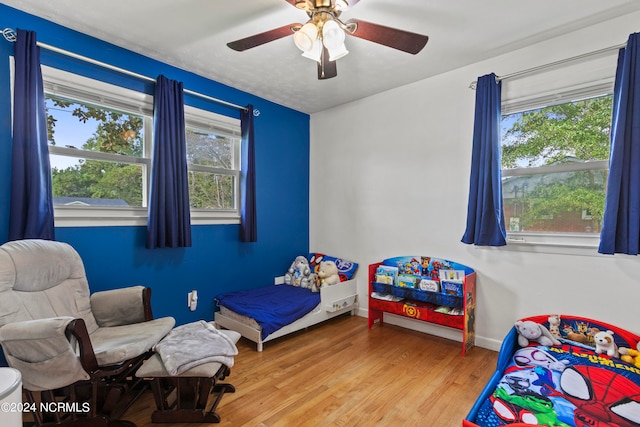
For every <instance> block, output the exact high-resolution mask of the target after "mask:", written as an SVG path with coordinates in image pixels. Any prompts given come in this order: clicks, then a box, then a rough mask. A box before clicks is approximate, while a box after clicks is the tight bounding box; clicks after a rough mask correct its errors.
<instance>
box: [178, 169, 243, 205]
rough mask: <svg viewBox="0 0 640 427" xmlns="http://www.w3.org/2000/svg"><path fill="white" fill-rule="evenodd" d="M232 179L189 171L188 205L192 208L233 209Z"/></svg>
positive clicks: (233, 184) (227, 176)
mask: <svg viewBox="0 0 640 427" xmlns="http://www.w3.org/2000/svg"><path fill="white" fill-rule="evenodd" d="M234 188H235V183H234V177H233V176H230V175H218V174H212V173H206V172H194V171H189V202H190V203H189V204H190V206H191V207H192V208H203V209H233V208H234V207H235V206H234V200H235V199H234Z"/></svg>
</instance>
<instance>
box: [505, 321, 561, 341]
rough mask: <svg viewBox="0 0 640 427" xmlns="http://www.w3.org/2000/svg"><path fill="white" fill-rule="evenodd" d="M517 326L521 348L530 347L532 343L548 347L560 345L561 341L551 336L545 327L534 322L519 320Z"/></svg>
mask: <svg viewBox="0 0 640 427" xmlns="http://www.w3.org/2000/svg"><path fill="white" fill-rule="evenodd" d="M515 326H516V330H517V331H518V344H520V346H521V347H526V346H528V345H529V343H530V342H531V341H535V342H538V343H540V344H541V345H546V346H551V345H560V341H558V340H557V339H556V338H555V337H554V336H553V335H551V332H549V330H548V329H547V328H546V327H545V326H544V325H541V324H539V323H536V322H534V321H532V320H518V321H517V322H516V325H515Z"/></svg>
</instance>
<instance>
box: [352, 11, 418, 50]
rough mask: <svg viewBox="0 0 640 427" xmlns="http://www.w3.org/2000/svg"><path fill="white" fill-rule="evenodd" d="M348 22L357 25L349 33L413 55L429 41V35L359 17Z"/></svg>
mask: <svg viewBox="0 0 640 427" xmlns="http://www.w3.org/2000/svg"><path fill="white" fill-rule="evenodd" d="M346 24H347V27H351V26H355V27H356V28H355V31H353V32H351V31H347V34H350V35H352V36H354V37H358V38H361V39H364V40H369V41H371V42H374V43H378V44H381V45H384V46H388V47H392V48H394V49H398V50H401V51H403V52H407V53H411V54H413V55H415V54H417V53H418V52H420V51H421V50H422V48H423V47H424V46H425V45H426V44H427V41H429V37H428V36H424V35H422V34H417V33H412V32H409V31H404V30H399V29H397V28H391V27H385V26H384V25H379V24H374V23H371V22H367V21H361V20H359V19H349V20H348V21H347V22H346Z"/></svg>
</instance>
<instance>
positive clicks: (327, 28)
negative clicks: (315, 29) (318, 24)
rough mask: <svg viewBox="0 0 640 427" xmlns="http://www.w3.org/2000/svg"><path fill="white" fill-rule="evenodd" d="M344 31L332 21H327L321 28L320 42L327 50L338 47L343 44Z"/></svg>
mask: <svg viewBox="0 0 640 427" xmlns="http://www.w3.org/2000/svg"><path fill="white" fill-rule="evenodd" d="M344 39H345V35H344V30H343V29H342V28H340V25H338V23H337V22H336V21H334V20H329V21H327V22H325V23H324V25H323V26H322V40H323V41H324V45H325V46H326V47H327V49H331V48H334V47H336V48H337V47H338V46H340V45H341V44H344Z"/></svg>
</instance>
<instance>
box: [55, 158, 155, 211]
mask: <svg viewBox="0 0 640 427" xmlns="http://www.w3.org/2000/svg"><path fill="white" fill-rule="evenodd" d="M143 173H144V170H143V166H142V165H131V164H126V163H113V162H105V161H99V160H89V159H81V158H75V157H67V156H57V155H51V175H52V187H53V198H54V204H55V205H70V206H100V207H104V206H117V207H140V206H142V178H143Z"/></svg>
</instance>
